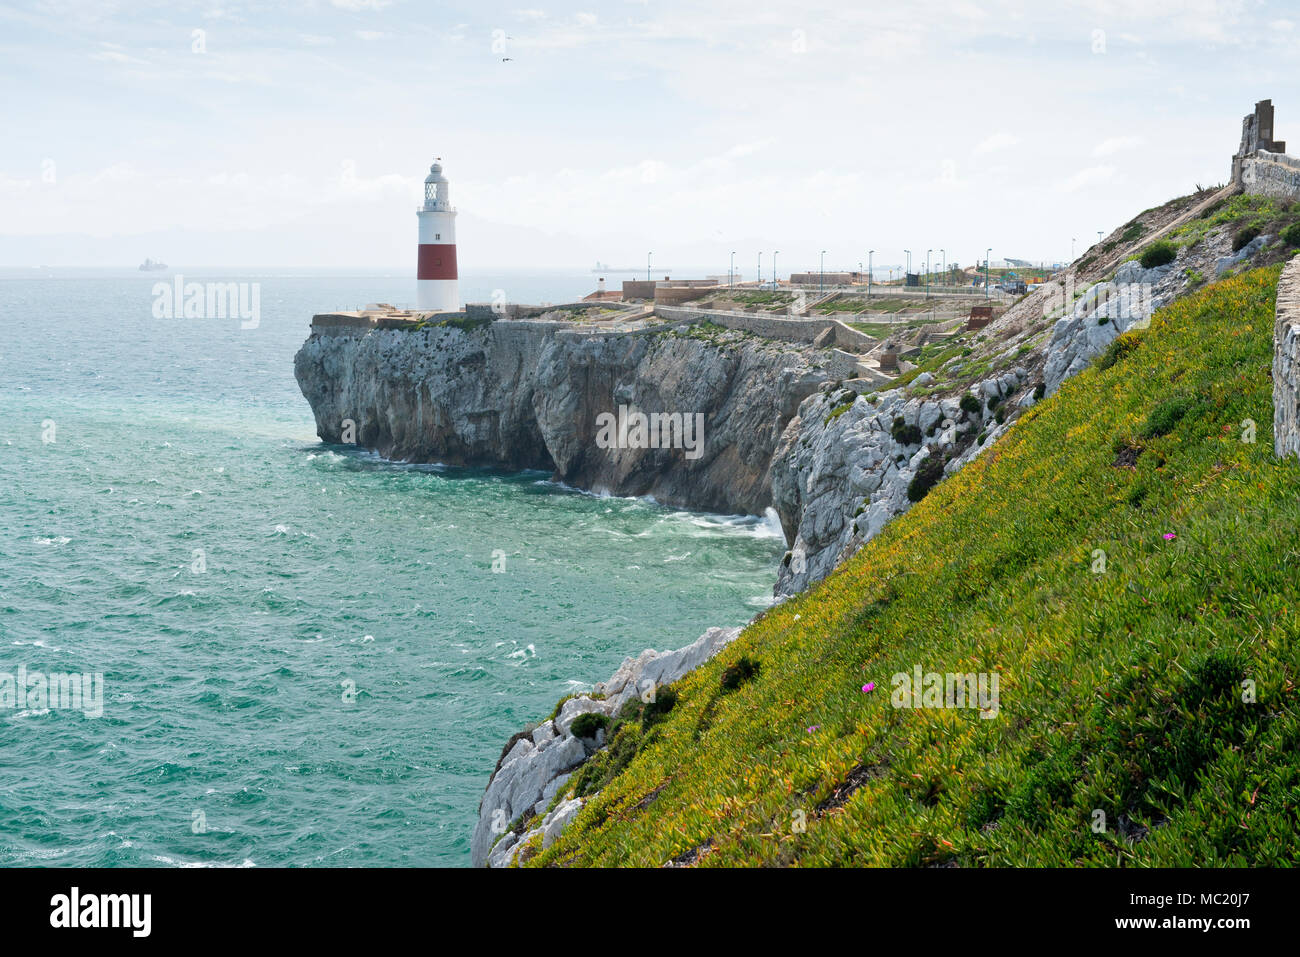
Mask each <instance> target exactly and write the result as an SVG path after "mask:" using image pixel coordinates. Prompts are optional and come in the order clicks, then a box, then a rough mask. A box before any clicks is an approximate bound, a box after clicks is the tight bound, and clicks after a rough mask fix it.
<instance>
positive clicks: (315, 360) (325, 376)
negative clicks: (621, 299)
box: [294, 321, 825, 514]
mask: <svg viewBox="0 0 1300 957" xmlns="http://www.w3.org/2000/svg"><path fill="white" fill-rule="evenodd" d="M294 371H295V374H296V375H297V378H298V383H299V385H300V387H301V388H302V391H303V394H304V395H305V396H306V397H307V399H308V401H309V402H310V403H311V406H312V411H313V413H314V415H315V417H316V428H317V433H318V434H319V435H320V437H321V438H322V439H323V440H324V441H326V442H334V443H347V442H348V441H349V439H350V440H351V441H353V442H355V444H357V445H359V446H361V447H364V448H368V449H373V450H374V451H376V452H378V453H379V454H380V455H383V456H385V457H387V458H393V459H400V460H406V461H416V462H441V463H444V464H449V465H481V466H496V467H501V468H506V469H522V468H535V469H546V470H549V471H552V472H553V473H554V475H555V477H556V479H558V480H559V481H563V482H565V483H568V484H571V485H575V486H577V487H580V488H584V489H589V490H593V491H601V492H608V493H611V494H615V495H646V496H651V497H653V498H654V499H655V500H656V501H659V502H662V503H664V504H667V505H674V506H680V507H687V508H694V509H700V510H705V511H715V512H724V513H733V514H734V513H745V514H761V513H762V512H763V511H764V509H765V508H767V506H768V505H769V504H770V501H771V483H770V481H769V477H768V469H769V465H770V461H771V456H772V452H773V450H774V449H775V448H776V444H777V442H778V440H779V439H780V436H781V433H782V431H783V430H784V428H785V425H786V423H787V422H788V421H789V420H790V419H791V418H792V417H793V416H794V414H795V412H796V410H797V409H798V406H799V402H800V401H801V400H802V399H803V398H804V397H806V396H807V395H809V394H810V393H811V392H812V391H814V390H815V389H816V388H817V386H818V385H819V384H820V383H821V382H822V381H823V380H824V378H825V374H824V373H821V372H818V371H817V369H816V368H815V366H814V362H813V357H812V355H811V354H810V350H809V349H807V348H801V347H796V346H791V345H787V344H780V343H773V342H770V341H768V340H763V339H759V338H757V337H754V336H749V335H746V334H743V333H738V332H726V333H723V334H721V335H719V336H715V337H707V336H695V335H691V334H689V333H687V334H678V333H677V332H675V331H673V329H672V328H671V327H668V328H666V329H665V330H664V331H663V332H661V333H659V334H649V335H647V334H623V335H619V334H584V333H573V332H566V331H565V330H564V328H563V326H562V325H561V324H556V323H544V322H512V321H497V322H492V323H489V324H485V325H483V326H482V327H480V328H477V329H461V328H449V327H442V326H432V327H425V328H423V329H418V330H403V329H372V330H368V331H366V332H365V334H359V335H323V334H320V333H318V332H316V331H315V330H314V331H313V334H312V336H311V337H310V338H309V339H308V340H307V342H306V343H305V344H304V345H303V346H302V348H301V349H300V350H299V352H298V355H297V357H296V358H295V361H294ZM620 407H623V408H625V409H627V410H629V411H639V412H642V413H646V414H652V413H668V414H680V415H684V416H685V415H692V416H693V415H696V414H699V415H702V416H703V419H702V420H701V421H702V423H703V435H702V439H703V441H702V446H701V447H699V448H698V449H695V450H692V449H689V448H686V447H680V446H681V443H678V445H679V447H675V448H642V447H636V446H637V444H638V443H637V441H636V438H635V436H633V438H632V440H631V441H629V442H625V443H624V442H617V443H614V444H612V445H609V444H608V443H606V445H607V446H608V447H606V446H603V445H602V443H600V442H598V441H597V439H598V436H599V431H600V428H599V427H600V420H599V417H600V416H601V415H602V414H603V413H608V414H610V415H617V414H618V412H619V409H620ZM349 427H350V428H351V429H352V431H351V432H349V431H348V429H349Z"/></svg>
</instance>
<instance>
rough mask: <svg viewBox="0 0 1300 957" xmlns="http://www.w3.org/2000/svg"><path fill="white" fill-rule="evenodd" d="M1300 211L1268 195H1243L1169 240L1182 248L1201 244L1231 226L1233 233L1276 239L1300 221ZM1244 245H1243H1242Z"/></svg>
mask: <svg viewBox="0 0 1300 957" xmlns="http://www.w3.org/2000/svg"><path fill="white" fill-rule="evenodd" d="M1297 213H1300V210H1296V209H1294V208H1293V207H1292V204H1290V203H1286V202H1282V201H1279V200H1276V199H1272V198H1270V197H1268V196H1253V195H1247V194H1243V195H1240V196H1234V197H1232V198H1231V199H1228V200H1225V201H1223V202H1220V203H1217V204H1216V205H1214V206H1212V207H1211V208H1210V209H1208V210H1206V211H1205V213H1203V214H1202V215H1201V216H1199V217H1197V218H1196V219H1193V220H1191V221H1190V222H1187V223H1184V224H1183V225H1181V226H1179V227H1178V228H1177V229H1175V230H1173V231H1171V232H1170V233H1169V239H1170V240H1171V241H1173V242H1176V243H1177V244H1178V245H1180V246H1183V247H1192V246H1195V245H1196V244H1197V243H1199V242H1200V241H1201V240H1202V239H1204V238H1205V236H1206V235H1207V234H1208V233H1209V232H1210V231H1211V230H1213V229H1215V228H1217V227H1219V226H1231V227H1232V229H1233V232H1234V234H1235V233H1239V232H1243V231H1249V230H1254V231H1255V234H1256V235H1258V234H1259V233H1268V234H1270V235H1273V236H1276V235H1278V233H1280V232H1281V231H1282V230H1283V229H1285V228H1286V227H1287V226H1288V225H1289V224H1291V223H1294V222H1297V221H1300V216H1298V215H1297ZM1243 245H1244V243H1243Z"/></svg>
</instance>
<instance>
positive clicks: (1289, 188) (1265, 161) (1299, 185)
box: [1241, 152, 1300, 199]
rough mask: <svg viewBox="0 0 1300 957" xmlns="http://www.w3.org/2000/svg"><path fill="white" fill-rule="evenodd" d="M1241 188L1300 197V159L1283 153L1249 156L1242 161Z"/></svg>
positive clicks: (1255, 191)
mask: <svg viewBox="0 0 1300 957" xmlns="http://www.w3.org/2000/svg"><path fill="white" fill-rule="evenodd" d="M1241 188H1242V189H1243V190H1245V191H1246V192H1247V193H1255V194H1258V195H1261V196H1273V197H1277V198H1280V199H1294V198H1297V197H1300V159H1296V158H1295V157H1294V156H1287V155H1285V154H1283V153H1265V152H1259V153H1255V154H1254V155H1252V156H1247V157H1245V158H1244V159H1242V161H1241Z"/></svg>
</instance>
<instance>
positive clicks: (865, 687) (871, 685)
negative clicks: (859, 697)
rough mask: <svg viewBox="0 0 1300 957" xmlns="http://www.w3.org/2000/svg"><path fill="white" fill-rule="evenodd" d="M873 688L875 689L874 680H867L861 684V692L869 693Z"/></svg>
mask: <svg viewBox="0 0 1300 957" xmlns="http://www.w3.org/2000/svg"><path fill="white" fill-rule="evenodd" d="M875 690H876V683H875V682H874V681H868V682H867V683H866V684H864V685H863V686H862V693H863V694H870V693H871V692H872V691H875Z"/></svg>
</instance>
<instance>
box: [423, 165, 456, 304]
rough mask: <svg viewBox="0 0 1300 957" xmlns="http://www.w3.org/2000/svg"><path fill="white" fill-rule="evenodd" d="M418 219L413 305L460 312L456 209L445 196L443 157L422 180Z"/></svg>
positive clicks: (445, 183)
mask: <svg viewBox="0 0 1300 957" xmlns="http://www.w3.org/2000/svg"><path fill="white" fill-rule="evenodd" d="M415 215H416V216H417V217H419V220H420V260H419V267H418V269H417V271H416V281H415V284H416V287H417V288H416V295H415V305H416V308H417V309H426V310H432V311H434V312H459V311H460V290H459V289H458V287H457V283H456V210H454V209H452V207H451V201H450V199H449V198H448V194H447V177H445V176H443V175H442V157H438V159H437V160H435V161H434V164H433V165H432V166H430V167H429V175H428V176H427V177H425V180H424V206H423V207H421V208H420V209H418V210H416V213H415Z"/></svg>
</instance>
